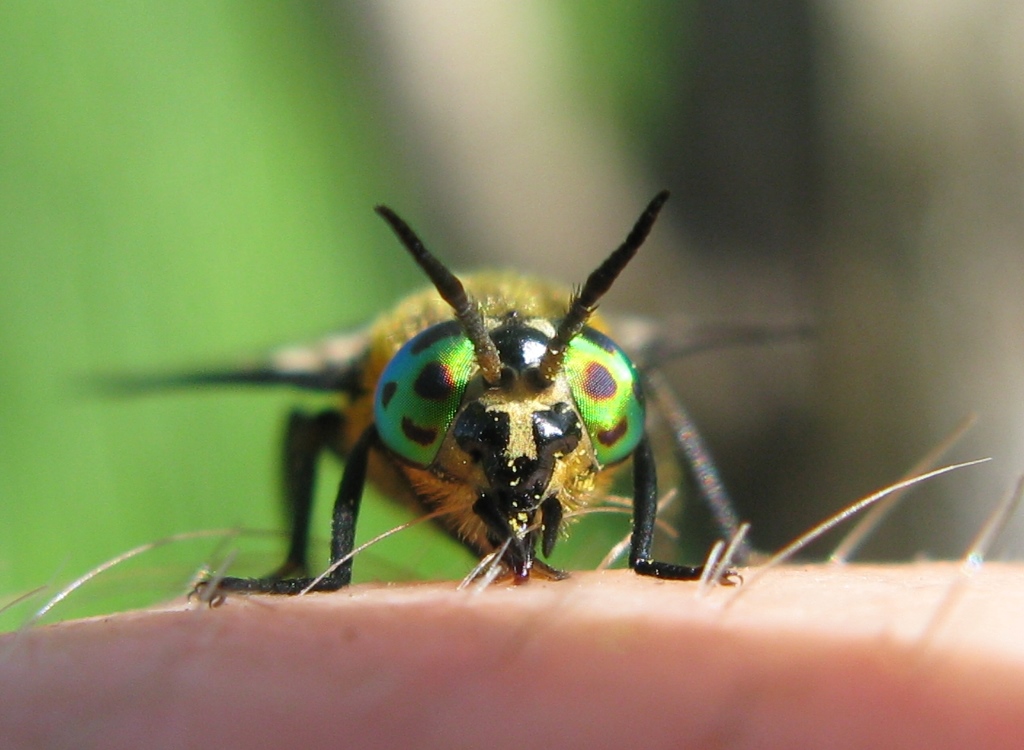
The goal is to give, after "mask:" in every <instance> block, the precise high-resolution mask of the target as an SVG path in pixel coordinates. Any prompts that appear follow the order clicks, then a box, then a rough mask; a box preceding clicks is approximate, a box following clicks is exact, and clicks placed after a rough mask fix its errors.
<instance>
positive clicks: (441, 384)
mask: <svg viewBox="0 0 1024 750" xmlns="http://www.w3.org/2000/svg"><path fill="white" fill-rule="evenodd" d="M412 389H413V390H414V391H415V392H416V395H417V396H420V397H422V398H425V399H429V400H431V401H441V400H442V399H446V398H448V397H449V396H450V395H451V394H452V373H451V370H449V369H448V367H446V366H445V365H443V364H441V363H440V362H427V364H426V365H424V366H423V369H422V370H420V374H419V375H417V376H416V382H415V383H413V385H412Z"/></svg>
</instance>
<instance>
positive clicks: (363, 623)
mask: <svg viewBox="0 0 1024 750" xmlns="http://www.w3.org/2000/svg"><path fill="white" fill-rule="evenodd" d="M744 575H745V577H746V578H747V581H748V583H747V584H744V585H741V586H739V587H734V588H727V587H717V588H713V589H711V590H708V591H703V592H702V591H700V590H699V586H698V584H696V583H693V582H677V581H658V580H653V579H645V578H641V577H639V576H636V575H634V574H633V573H631V572H629V571H606V572H601V573H596V572H577V573H574V574H573V575H572V577H571V578H569V579H568V580H565V581H558V582H548V581H543V580H531V581H529V582H528V583H527V584H525V585H520V586H513V585H510V584H507V583H503V582H501V581H499V582H497V583H495V584H493V585H492V586H490V587H489V588H488V589H486V590H483V591H473V590H471V589H470V590H462V591H459V590H456V589H455V585H454V584H453V583H450V582H449V583H425V584H402V585H395V586H389V585H379V584H362V585H357V586H353V587H350V588H348V589H345V590H342V591H339V592H334V593H329V594H314V595H310V596H306V597H301V598H292V597H267V596H252V597H245V596H233V597H231V598H230V599H229V600H228V601H227V603H226V604H224V605H223V606H221V607H218V608H216V609H210V608H208V607H207V606H205V605H203V604H200V603H198V602H192V603H186V602H184V601H182V600H179V601H176V602H173V603H171V604H169V605H168V606H167V607H165V608H163V609H151V610H146V611H139V612H128V613H123V614H118V615H112V616H109V617H101V618H92V619H89V620H83V621H76V622H65V623H60V624H57V625H51V626H45V627H38V628H33V629H28V630H24V631H21V632H17V633H9V634H5V635H3V636H0V736H2V737H3V738H4V743H3V744H4V746H5V747H9V748H29V747H76V748H93V747H95V748H99V747H103V748H119V747H125V748H127V747H143V746H144V747H147V748H165V747H166V748H172V747H173V748H183V747H184V748H188V747H257V746H259V747H303V748H320V747H325V748H326V747H332V748H333V747H360V748H362V747H383V746H390V747H406V746H408V747H417V748H435V747H436V748H452V747H481V748H505V747H508V748H513V747H515V748H522V747H529V746H536V745H538V744H542V745H543V746H547V747H640V748H645V749H646V750H650V749H651V748H661V747H665V748H668V747H672V748H688V747H694V748H716V747H728V748H794V747H796V748H799V747H808V748H810V747H818V748H820V747H830V748H835V747H886V748H947V747H949V748H953V747H956V748H962V747H965V746H969V745H971V746H983V747H986V748H1002V747H1006V748H1010V747H1015V748H1016V747H1020V743H1021V738H1022V737H1024V711H1022V710H1021V706H1024V641H1022V639H1021V638H1020V637H1019V629H1020V628H1019V624H1020V622H1021V620H1022V618H1024V588H1022V587H1021V585H1020V584H1021V582H1022V581H1024V567H1022V566H1020V565H1004V564H988V565H986V566H985V567H984V568H982V569H981V570H979V571H977V572H976V573H975V574H974V575H971V576H968V575H966V574H965V573H964V572H963V571H962V569H961V567H960V566H959V565H958V564H955V563H915V564H906V565H888V566H864V565H851V566H846V567H842V566H796V565H793V566H782V567H780V568H777V569H775V570H772V571H770V572H769V573H768V574H767V575H765V576H763V577H762V578H760V579H759V580H757V581H756V582H754V583H753V585H751V581H753V571H752V570H748V571H744Z"/></svg>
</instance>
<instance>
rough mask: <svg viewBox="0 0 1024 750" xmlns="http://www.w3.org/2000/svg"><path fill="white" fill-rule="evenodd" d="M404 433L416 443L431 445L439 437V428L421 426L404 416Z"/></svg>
mask: <svg viewBox="0 0 1024 750" xmlns="http://www.w3.org/2000/svg"><path fill="white" fill-rule="evenodd" d="M402 433H403V434H404V435H405V436H406V437H407V438H409V439H410V440H411V441H412V442H414V443H419V444H420V445H430V444H431V443H433V442H434V440H436V439H437V430H436V429H435V428H433V427H420V426H419V425H418V424H416V423H415V422H413V421H412V420H411V419H409V418H408V417H402Z"/></svg>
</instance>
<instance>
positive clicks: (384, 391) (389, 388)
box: [380, 380, 398, 409]
mask: <svg viewBox="0 0 1024 750" xmlns="http://www.w3.org/2000/svg"><path fill="white" fill-rule="evenodd" d="M397 391H398V383H396V382H395V381H394V380H389V381H388V382H386V383H385V384H384V386H383V387H382V388H381V389H380V405H381V406H383V407H384V408H385V409H387V408H388V404H390V403H391V399H393V398H394V397H395V393H396V392H397Z"/></svg>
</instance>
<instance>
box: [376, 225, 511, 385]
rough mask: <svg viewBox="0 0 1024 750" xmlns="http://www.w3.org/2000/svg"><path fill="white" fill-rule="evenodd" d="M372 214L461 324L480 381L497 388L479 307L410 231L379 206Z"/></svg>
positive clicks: (497, 367) (497, 369)
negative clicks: (378, 219) (390, 233)
mask: <svg viewBox="0 0 1024 750" xmlns="http://www.w3.org/2000/svg"><path fill="white" fill-rule="evenodd" d="M374 211H376V212H377V214H378V215H379V216H380V217H381V218H382V219H384V221H386V222H387V223H388V225H389V226H390V227H391V229H392V230H393V231H394V233H395V235H396V236H397V237H398V239H399V241H401V243H402V244H403V245H404V246H405V249H406V250H408V251H409V254H410V255H412V257H413V260H415V261H416V262H417V263H418V264H419V266H420V268H422V269H423V271H424V272H425V273H426V274H427V276H428V277H429V278H430V281H431V282H432V283H433V285H434V287H435V288H436V289H437V292H438V294H440V295H441V298H442V299H443V300H444V301H445V302H447V303H448V304H449V305H451V306H452V309H453V310H455V316H456V317H457V318H458V319H459V322H460V323H462V327H463V328H464V329H465V331H466V336H468V337H469V340H470V341H471V342H473V349H474V351H475V352H476V361H477V364H478V365H479V366H480V372H481V374H482V375H483V378H484V380H485V381H486V382H487V383H488V385H498V383H499V382H501V357H499V356H498V349H497V347H495V345H494V342H493V341H491V337H490V334H488V332H487V328H486V326H485V325H484V318H483V314H482V313H481V312H480V308H479V306H478V305H477V304H476V302H475V301H474V300H473V299H472V298H470V297H469V295H467V294H466V289H465V287H463V286H462V282H461V281H459V278H458V277H457V276H456V275H455V274H453V273H452V272H451V271H449V270H448V268H447V266H445V265H444V264H443V263H442V262H441V261H439V260H438V259H437V258H435V257H434V255H433V254H432V253H431V252H430V251H429V250H427V248H426V246H424V244H423V241H422V240H421V239H420V238H419V237H418V236H417V235H416V233H415V232H414V231H413V230H412V227H410V226H409V225H408V224H406V223H405V221H404V220H403V219H402V218H401V217H400V216H399V215H398V214H396V213H395V212H394V211H392V210H391V209H390V208H388V207H387V206H383V205H381V206H377V207H375V208H374Z"/></svg>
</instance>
